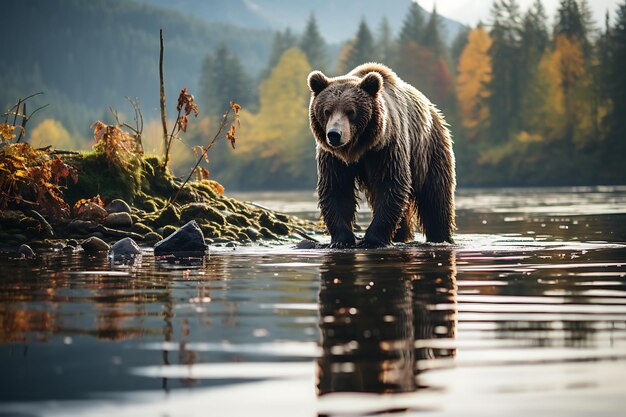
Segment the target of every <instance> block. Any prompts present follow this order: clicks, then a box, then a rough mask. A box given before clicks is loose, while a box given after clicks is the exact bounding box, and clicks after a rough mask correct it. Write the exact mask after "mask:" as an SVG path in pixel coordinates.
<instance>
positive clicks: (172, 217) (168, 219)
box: [155, 205, 180, 226]
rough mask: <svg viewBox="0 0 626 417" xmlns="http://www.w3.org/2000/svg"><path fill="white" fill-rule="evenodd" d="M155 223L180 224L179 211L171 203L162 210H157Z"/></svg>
mask: <svg viewBox="0 0 626 417" xmlns="http://www.w3.org/2000/svg"><path fill="white" fill-rule="evenodd" d="M155 223H156V224H157V225H159V226H166V225H168V224H172V225H175V224H180V211H178V209H177V208H176V207H175V206H173V205H170V206H167V207H166V208H165V209H164V210H162V211H161V212H159V215H158V217H157V218H156V220H155Z"/></svg>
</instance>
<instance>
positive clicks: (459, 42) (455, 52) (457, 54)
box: [450, 22, 483, 68]
mask: <svg viewBox="0 0 626 417" xmlns="http://www.w3.org/2000/svg"><path fill="white" fill-rule="evenodd" d="M482 26H483V24H482V23H480V22H479V23H478V26H477V27H482ZM469 33H470V30H469V29H468V28H463V29H461V30H460V31H459V33H458V35H456V38H454V40H453V41H452V45H451V46H450V55H451V58H452V68H458V67H459V59H460V58H461V54H462V53H463V50H464V49H465V47H466V46H467V42H468V36H469Z"/></svg>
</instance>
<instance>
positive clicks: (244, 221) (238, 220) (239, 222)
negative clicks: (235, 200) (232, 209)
mask: <svg viewBox="0 0 626 417" xmlns="http://www.w3.org/2000/svg"><path fill="white" fill-rule="evenodd" d="M226 221H227V222H228V223H230V224H234V225H235V226H243V227H247V226H250V225H251V222H250V220H248V218H247V217H246V216H242V215H241V214H237V213H230V214H228V215H227V216H226Z"/></svg>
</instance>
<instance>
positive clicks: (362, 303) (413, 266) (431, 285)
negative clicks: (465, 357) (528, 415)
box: [317, 250, 456, 395]
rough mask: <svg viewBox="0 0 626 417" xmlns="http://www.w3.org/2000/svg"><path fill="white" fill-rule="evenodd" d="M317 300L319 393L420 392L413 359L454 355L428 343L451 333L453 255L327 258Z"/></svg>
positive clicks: (453, 319)
mask: <svg viewBox="0 0 626 417" xmlns="http://www.w3.org/2000/svg"><path fill="white" fill-rule="evenodd" d="M381 256H384V257H385V262H384V269H382V268H378V267H377V266H379V265H382V264H381V263H380V257H381ZM390 257H392V258H397V259H389V258H390ZM389 265H395V266H391V267H390V266H389ZM379 269H380V270H379ZM319 303H320V323H319V326H320V329H321V335H322V341H321V344H322V356H321V357H320V358H319V359H318V361H317V365H318V366H317V368H318V369H317V392H318V395H324V394H329V393H332V392H368V393H400V392H411V391H415V390H417V389H421V388H427V387H423V386H421V385H420V383H419V378H418V375H419V373H420V372H422V371H423V370H425V367H427V364H425V363H424V362H421V363H420V361H424V360H428V359H437V358H452V357H454V355H455V353H456V352H455V350H454V349H445V348H435V347H431V346H432V343H429V341H432V340H433V339H438V338H446V339H449V338H453V337H454V336H455V327H456V266H455V253H454V251H451V250H446V251H440V250H438V251H426V252H420V253H400V254H389V253H384V254H381V253H378V254H376V253H368V252H365V253H363V252H362V253H357V252H354V253H345V252H344V253H329V254H328V257H327V259H326V261H325V263H324V265H323V267H322V273H321V286H320V293H319ZM425 365H426V366H425Z"/></svg>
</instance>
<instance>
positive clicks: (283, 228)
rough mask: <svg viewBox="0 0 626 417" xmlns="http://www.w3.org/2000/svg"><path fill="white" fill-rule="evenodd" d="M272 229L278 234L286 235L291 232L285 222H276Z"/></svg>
mask: <svg viewBox="0 0 626 417" xmlns="http://www.w3.org/2000/svg"><path fill="white" fill-rule="evenodd" d="M270 230H271V231H272V232H274V233H276V234H277V235H282V236H285V235H288V234H289V227H288V226H287V225H286V224H285V223H280V222H275V223H274V225H273V226H272V227H271V228H270Z"/></svg>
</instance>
